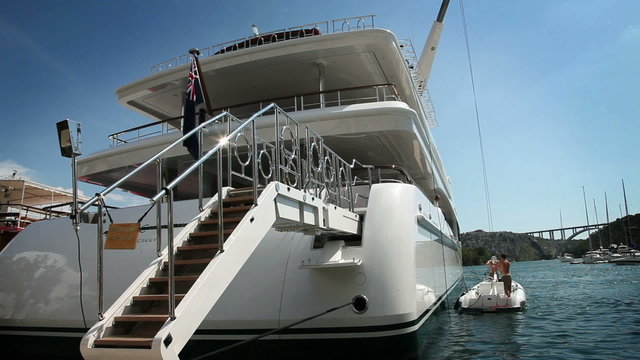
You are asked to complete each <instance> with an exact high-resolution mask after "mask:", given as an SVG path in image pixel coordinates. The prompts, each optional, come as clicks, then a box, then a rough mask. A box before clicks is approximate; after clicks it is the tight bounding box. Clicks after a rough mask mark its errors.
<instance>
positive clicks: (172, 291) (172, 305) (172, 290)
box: [167, 190, 176, 320]
mask: <svg viewBox="0 0 640 360" xmlns="http://www.w3.org/2000/svg"><path fill="white" fill-rule="evenodd" d="M167 233H168V235H167V237H168V241H167V254H168V255H169V269H168V273H169V279H168V280H169V284H168V290H169V291H168V293H169V318H171V320H175V318H176V297H175V295H176V287H175V254H174V251H173V250H174V249H173V190H168V192H167Z"/></svg>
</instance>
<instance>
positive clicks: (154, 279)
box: [149, 275, 198, 283]
mask: <svg viewBox="0 0 640 360" xmlns="http://www.w3.org/2000/svg"><path fill="white" fill-rule="evenodd" d="M173 280H174V281H175V282H189V281H196V280H198V275H189V276H175V277H174V278H173ZM149 282H150V283H168V282H169V278H168V277H166V276H160V277H152V278H149Z"/></svg>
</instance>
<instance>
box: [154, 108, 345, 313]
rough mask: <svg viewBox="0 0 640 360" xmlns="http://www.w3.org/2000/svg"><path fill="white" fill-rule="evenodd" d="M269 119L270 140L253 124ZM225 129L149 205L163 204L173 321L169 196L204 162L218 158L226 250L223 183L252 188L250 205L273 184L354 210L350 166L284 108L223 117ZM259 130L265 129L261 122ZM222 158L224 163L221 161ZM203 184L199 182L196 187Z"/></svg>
mask: <svg viewBox="0 0 640 360" xmlns="http://www.w3.org/2000/svg"><path fill="white" fill-rule="evenodd" d="M266 115H271V116H272V120H273V127H271V128H270V127H267V129H272V131H273V142H270V141H267V140H265V138H264V137H265V136H268V130H266V131H261V134H258V130H257V129H256V120H257V119H259V118H264V116H266ZM226 117H227V118H226V124H227V129H226V133H225V134H224V136H223V137H221V138H220V139H219V140H218V143H217V144H216V145H215V146H214V147H213V148H212V149H211V150H209V151H207V152H206V153H204V154H202V156H201V157H200V159H198V161H196V162H195V163H194V164H193V165H191V166H190V167H189V168H188V169H186V170H185V171H183V172H182V173H181V174H180V175H178V176H177V177H176V178H175V179H174V180H173V181H171V182H170V183H169V184H167V185H166V186H164V187H163V188H162V190H161V191H159V192H158V193H157V194H156V195H155V196H153V197H152V198H151V199H150V201H151V202H152V203H154V202H155V203H156V205H159V203H160V202H161V201H162V199H166V201H167V219H168V227H169V236H168V263H169V265H168V277H169V279H168V280H169V299H172V300H170V302H169V316H170V317H171V318H174V317H175V285H174V282H175V275H174V264H175V260H174V257H173V249H174V239H173V236H172V235H173V229H172V227H173V216H174V214H173V193H174V189H175V188H176V186H178V185H179V184H180V183H181V182H182V181H183V180H184V179H186V178H187V177H188V176H189V175H190V174H191V173H193V172H194V171H195V170H196V169H198V168H199V167H200V166H201V165H202V164H204V163H205V162H206V161H207V160H208V159H211V158H213V157H214V156H216V167H217V180H218V181H217V187H218V202H217V206H218V209H217V210H218V220H219V221H218V246H219V248H218V249H219V250H218V251H219V253H222V252H224V221H222V220H223V216H224V207H223V199H222V189H223V181H224V179H226V180H227V184H226V185H227V186H232V185H233V183H234V180H235V181H246V182H249V183H250V184H251V191H252V193H253V199H254V200H253V202H254V205H257V202H258V188H259V187H261V186H263V185H266V184H268V183H269V182H271V181H280V182H283V183H285V184H287V185H288V186H291V187H294V188H297V189H300V190H303V191H307V192H310V193H312V194H314V196H318V197H323V198H324V199H325V200H326V201H327V202H329V203H333V204H336V205H338V206H341V207H348V208H349V209H351V210H352V209H353V202H352V191H351V182H352V181H351V167H350V165H349V164H348V163H347V162H346V161H344V160H343V159H342V158H340V157H339V156H338V155H337V154H336V153H335V152H333V151H332V150H331V149H329V148H328V147H326V146H325V145H324V141H323V140H322V137H321V136H320V135H319V134H318V133H316V132H315V131H313V130H312V129H311V128H309V127H308V126H306V125H301V124H299V123H298V122H296V121H295V120H294V119H293V118H291V117H290V116H289V115H287V114H286V113H285V112H284V110H282V109H281V108H279V107H278V106H277V105H275V104H271V105H269V106H267V107H265V108H263V109H262V110H260V111H258V112H257V113H255V114H254V115H253V116H251V117H250V118H249V119H248V120H246V121H241V120H239V119H237V118H235V117H233V116H231V115H230V114H227V115H226ZM261 128H262V129H264V127H263V125H262V124H261ZM225 158H226V160H227V161H226V164H225V161H224V159H225ZM200 186H202V184H200Z"/></svg>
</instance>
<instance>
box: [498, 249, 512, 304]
mask: <svg viewBox="0 0 640 360" xmlns="http://www.w3.org/2000/svg"><path fill="white" fill-rule="evenodd" d="M500 257H501V259H500V261H499V262H498V269H499V270H500V271H501V272H502V283H503V284H504V294H505V295H507V297H511V273H509V268H510V267H511V263H510V262H509V260H507V255H505V254H502V255H500Z"/></svg>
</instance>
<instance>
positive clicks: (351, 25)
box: [151, 15, 375, 73]
mask: <svg viewBox="0 0 640 360" xmlns="http://www.w3.org/2000/svg"><path fill="white" fill-rule="evenodd" d="M374 18H375V15H364V16H356V17H349V18H342V19H334V20H327V21H320V22H315V23H310V24H305V25H298V26H293V27H289V28H285V29H280V30H273V31H269V32H266V33H261V34H260V35H257V36H249V37H243V38H240V39H236V40H231V41H226V42H223V43H220V44H216V45H212V46H209V47H206V48H204V49H200V52H201V53H202V56H203V57H208V56H214V55H218V54H223V53H225V52H228V51H235V50H240V49H244V48H248V47H254V46H261V45H264V44H265V43H271V42H279V41H287V40H291V39H296V38H300V37H306V36H310V35H309V33H308V32H307V31H305V30H309V29H313V30H316V32H314V35H318V34H333V33H339V32H347V31H357V30H364V29H371V28H374V27H375V24H374ZM281 34H289V36H286V37H284V36H280V35H281ZM272 39H275V41H272ZM190 61H191V55H190V54H184V55H180V56H176V57H175V58H172V59H169V60H167V61H164V62H162V63H160V64H157V65H154V66H152V67H151V72H152V73H157V72H160V71H164V70H168V69H172V68H174V67H177V66H180V65H183V64H187V63H189V62H190Z"/></svg>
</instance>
